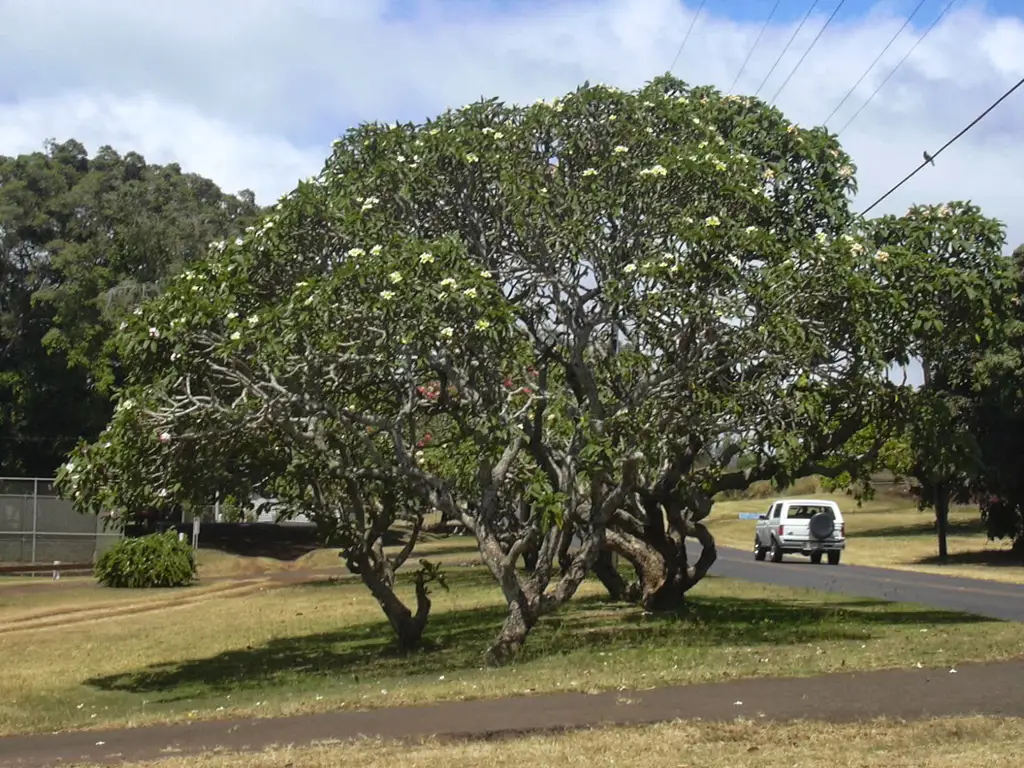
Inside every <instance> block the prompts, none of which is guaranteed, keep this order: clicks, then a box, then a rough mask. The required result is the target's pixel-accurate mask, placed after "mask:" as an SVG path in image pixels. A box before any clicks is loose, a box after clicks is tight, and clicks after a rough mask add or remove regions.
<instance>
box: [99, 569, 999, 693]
mask: <svg viewBox="0 0 1024 768" xmlns="http://www.w3.org/2000/svg"><path fill="white" fill-rule="evenodd" d="M467 576H468V574H467ZM480 577H481V578H488V577H487V576H486V575H484V574H480ZM303 588H311V589H326V587H325V586H324V585H323V584H320V585H316V586H313V585H309V587H303ZM503 619H504V608H503V607H502V606H494V607H485V608H474V609H466V610H454V611H446V612H440V613H438V614H437V615H435V616H433V617H431V619H430V624H429V626H428V635H429V638H428V640H427V644H426V645H425V647H424V648H422V649H421V650H419V651H416V652H413V653H405V654H403V653H400V652H399V651H398V650H397V649H396V648H395V646H394V644H393V641H392V635H391V631H390V629H389V627H388V626H387V625H386V624H385V623H384V622H371V623H366V624H361V625H353V626H348V627H345V628H343V629H339V630H337V631H335V632H326V633H318V634H312V635H305V636H297V637H289V638H279V639H273V640H270V641H269V642H267V643H266V644H264V645H261V646H257V647H248V648H244V649H236V650H231V651H225V652H223V653H219V654H217V655H215V656H210V657H207V658H195V659H189V660H186V661H182V662H180V663H173V664H160V665H155V666H151V667H148V668H145V669H142V670H138V671H135V672H130V673H126V674H119V675H114V676H109V677H102V678H96V679H92V680H89V681H87V685H91V686H94V687H96V688H99V689H101V690H104V691H119V692H127V693H146V694H150V695H151V696H152V694H157V696H156V697H155V699H152V700H154V701H162V702H173V701H179V700H184V699H195V698H202V697H204V696H211V695H218V694H220V695H223V694H225V693H231V692H242V691H260V692H261V693H264V692H267V689H268V688H269V689H274V688H277V689H289V688H310V687H313V686H315V685H317V683H318V681H324V680H329V681H331V682H332V683H335V684H336V683H338V682H350V683H354V684H358V683H359V681H360V680H377V679H382V678H393V677H409V678H416V677H419V678H421V679H424V680H431V679H437V676H438V675H439V674H446V675H452V674H455V673H457V672H459V671H462V670H470V669H476V668H479V667H480V666H481V663H482V662H481V660H482V653H483V650H484V649H485V648H486V647H487V645H488V643H489V642H490V641H491V640H492V639H493V638H494V636H495V634H496V632H497V630H498V628H499V627H500V625H501V622H502V620H503ZM981 620H982V619H979V618H978V617H972V616H966V615H963V614H957V613H950V612H944V611H930V610H912V609H904V608H902V607H899V606H886V605H885V604H882V603H878V602H861V601H850V602H849V603H848V604H842V605H837V604H825V605H808V604H803V603H796V602H785V601H772V600H764V599H753V598H751V599H744V598H732V597H699V596H695V597H693V598H691V599H690V600H689V601H688V602H687V604H686V605H685V607H683V608H682V609H680V610H679V611H676V612H672V613H663V614H655V615H651V614H644V613H642V612H641V611H639V610H638V609H636V608H634V607H632V606H626V605H623V604H620V603H614V602H612V601H610V600H608V599H607V598H601V597H588V598H580V599H578V600H575V601H573V602H572V603H570V604H569V606H567V607H566V609H564V610H563V611H562V612H561V613H559V614H556V615H554V616H551V617H548V618H546V619H545V620H543V621H542V622H541V623H540V624H539V625H538V626H537V627H536V628H535V629H534V631H533V634H531V636H530V639H529V641H528V642H527V645H526V648H525V650H524V652H523V655H522V656H521V657H520V659H519V660H518V661H517V666H520V667H521V666H523V665H525V664H529V663H530V662H532V661H540V660H544V659H550V658H551V657H558V656H572V658H573V660H572V662H571V664H572V665H573V667H574V668H576V669H581V668H584V667H586V666H587V665H588V662H587V660H586V657H587V656H588V655H593V656H597V654H599V653H609V652H622V651H638V650H642V651H644V652H646V653H651V654H657V653H659V652H665V653H669V652H674V651H677V650H679V649H682V648H701V647H719V646H732V645H735V646H749V645H765V644H772V645H788V644H796V643H811V642H817V643H821V642H828V641H833V642H834V641H842V640H854V639H856V640H858V641H863V640H864V639H865V638H867V637H870V636H871V635H872V634H874V633H875V632H876V631H877V630H881V629H883V628H885V627H898V626H912V625H921V626H935V625H936V624H966V623H973V622H977V621H981ZM593 663H594V664H595V665H596V664H598V663H600V662H597V661H596V660H595V661H594V662H593Z"/></svg>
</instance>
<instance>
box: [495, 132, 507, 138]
mask: <svg viewBox="0 0 1024 768" xmlns="http://www.w3.org/2000/svg"><path fill="white" fill-rule="evenodd" d="M494 138H496V139H504V138H505V134H504V133H502V132H501V131H495V132H494Z"/></svg>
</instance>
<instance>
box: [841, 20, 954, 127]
mask: <svg viewBox="0 0 1024 768" xmlns="http://www.w3.org/2000/svg"><path fill="white" fill-rule="evenodd" d="M954 3H956V0H949V2H948V3H947V4H946V7H945V8H943V9H942V13H940V14H939V15H938V16H937V17H936V18H935V21H933V22H932V23H931V24H929V25H928V28H927V29H926V30H925V31H924V33H923V34H922V35H921V36H920V37H919V38H917V40H916V41H915V42H914V44H913V45H912V46H910V50H909V51H907V52H906V53H905V54H904V55H903V58H902V59H900V60H899V63H898V64H897V65H896V66H895V67H893V68H892V71H891V72H890V73H889V74H888V75H886V76H885V79H884V80H883V81H882V82H880V83H879V84H878V87H877V88H875V90H874V91H873V92H872V93H871V95H870V96H868V98H867V100H866V101H865V102H864V103H863V104H861V105H860V109H858V110H857V111H856V112H854V113H853V117H851V118H850V119H849V120H847V121H846V124H845V125H844V126H843V127H842V128H840V129H839V130H838V131H836V135H837V136H838V135H839V134H841V133H842V132H843V131H845V130H846V129H847V128H849V127H850V123H852V122H853V121H854V120H856V119H857V116H858V115H859V114H860V113H861V112H863V111H864V108H865V107H866V106H867V105H868V104H870V103H871V100H872V99H874V98H875V96H877V95H878V92H879V91H880V90H882V88H883V86H884V85H885V84H886V83H888V82H889V79H890V78H891V77H892V76H893V75H895V74H896V71H897V70H898V69H899V68H900V67H902V66H903V63H904V62H905V61H906V60H907V59H908V58H910V54H912V53H913V52H914V51H915V50H917V46H919V45H920V44H921V43H922V42H923V41H924V39H925V38H926V37H928V33H929V32H931V31H932V30H933V29H935V25H936V24H938V23H939V22H940V21H942V18H943V17H944V16H945V15H946V14H947V13H948V12H949V9H950V8H952V7H953V4H954Z"/></svg>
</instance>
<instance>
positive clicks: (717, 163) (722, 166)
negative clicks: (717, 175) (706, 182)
mask: <svg viewBox="0 0 1024 768" xmlns="http://www.w3.org/2000/svg"><path fill="white" fill-rule="evenodd" d="M727 167H728V166H726V164H725V163H723V162H722V161H721V160H715V170H716V171H724V170H726V168H727Z"/></svg>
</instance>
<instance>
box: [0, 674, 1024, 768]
mask: <svg viewBox="0 0 1024 768" xmlns="http://www.w3.org/2000/svg"><path fill="white" fill-rule="evenodd" d="M972 715H989V716H997V717H1021V716H1024V660H1017V661H1012V662H1002V663H995V664H972V665H964V666H963V667H961V668H959V669H956V670H951V669H910V670H888V671H883V672H869V673H859V674H839V675H829V676H826V677H817V678H813V677H812V678H784V679H772V678H759V679H755V680H740V681H734V682H727V683H714V684H708V685H691V686H682V687H674V688H660V689H653V690H647V691H620V692H612V693H602V694H596V695H587V694H579V693H572V694H555V695H548V696H533V697H520V698H512V699H498V700H492V701H467V702H451V703H447V704H439V705H434V706H428V707H403V708H394V709H382V710H374V711H365V712H332V713H326V714H317V715H304V716H299V717H291V718H267V719H247V720H235V721H219V722H218V721H210V722H195V723H190V724H185V725H173V726H154V727H146V728H129V729H122V730H116V731H87V732H68V733H56V734H41V735H32V736H17V737H11V738H5V739H0V765H2V766H18V768H42V767H43V766H54V765H74V764H76V763H85V762H88V763H90V764H111V765H114V764H118V763H123V762H129V761H150V760H157V759H159V758H161V757H169V756H177V757H181V756H188V755H199V754H203V753H207V752H211V751H214V750H218V751H228V752H244V751H251V750H263V749H267V748H270V747H274V746H285V745H305V744H312V743H315V742H321V741H326V740H352V739H360V738H367V737H368V738H378V739H383V740H386V741H404V742H415V741H420V740H422V739H426V738H435V739H440V740H448V741H451V740H465V739H478V740H479V739H498V738H509V737H514V736H519V735H524V734H531V733H543V732H557V731H566V730H574V729H580V728H588V727H595V726H606V725H646V724H651V723H659V722H669V721H674V720H691V721H693V720H701V721H716V722H723V721H732V720H736V719H738V718H744V719H746V720H750V721H754V722H768V721H791V720H817V721H825V722H830V723H848V722H858V721H866V720H871V719H874V718H880V717H886V718H894V719H900V720H920V719H927V718H935V717H951V716H972Z"/></svg>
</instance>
